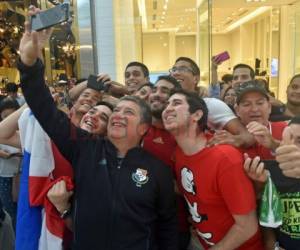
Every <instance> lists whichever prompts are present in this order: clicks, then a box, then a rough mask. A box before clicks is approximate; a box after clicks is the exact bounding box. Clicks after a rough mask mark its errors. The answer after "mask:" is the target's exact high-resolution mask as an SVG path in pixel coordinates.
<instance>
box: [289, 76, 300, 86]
mask: <svg viewBox="0 0 300 250" xmlns="http://www.w3.org/2000/svg"><path fill="white" fill-rule="evenodd" d="M296 78H300V74H296V75H294V76H293V77H292V79H291V80H290V83H289V85H290V84H291V83H292V82H293V81H294V80H295V79H296Z"/></svg>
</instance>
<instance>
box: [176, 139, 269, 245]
mask: <svg viewBox="0 0 300 250" xmlns="http://www.w3.org/2000/svg"><path fill="white" fill-rule="evenodd" d="M175 162H176V177H177V182H178V186H179V188H180V190H181V192H182V193H183V194H184V196H185V199H186V201H187V203H188V206H189V210H190V213H191V215H192V221H193V225H194V227H195V228H196V231H197V233H198V236H199V239H200V241H201V243H202V245H203V246H204V247H205V248H206V249H207V248H209V247H210V246H211V245H213V244H216V243H218V242H219V241H220V240H222V239H223V237H224V236H225V235H226V233H227V232H228V231H229V229H230V228H231V226H232V225H233V224H234V218H233V216H232V215H233V214H236V215H243V214H244V215H246V214H248V213H249V212H251V211H253V210H255V209H256V201H255V194H254V190H253V187H252V183H251V182H250V180H249V179H248V177H247V176H246V174H245V172H244V169H243V157H242V154H241V153H240V152H239V151H238V150H237V149H235V148H234V147H232V146H230V145H218V146H215V147H209V148H205V149H203V150H201V151H200V152H198V153H196V154H194V155H192V156H186V155H184V153H183V152H182V150H181V149H180V148H179V147H178V148H177V149H176V157H175ZM238 249H243V250H246V249H247V250H250V249H251V250H253V249H255V250H260V249H263V245H262V241H261V237H260V232H259V230H258V231H257V233H256V234H255V235H254V236H253V237H252V238H251V239H249V240H248V241H247V242H245V243H244V244H243V245H242V246H241V247H240V248H238Z"/></svg>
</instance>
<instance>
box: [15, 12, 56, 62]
mask: <svg viewBox="0 0 300 250" xmlns="http://www.w3.org/2000/svg"><path fill="white" fill-rule="evenodd" d="M29 9H30V10H29V12H28V15H29V16H32V15H35V14H37V13H39V12H41V10H40V9H38V8H35V7H34V6H30V7H29ZM51 33H52V29H51V28H50V29H45V30H42V31H31V30H30V23H29V22H28V21H26V22H25V32H24V34H23V36H22V38H21V41H20V46H19V51H20V58H21V61H22V62H23V63H24V64H25V65H27V66H32V65H33V64H34V63H35V62H36V60H37V58H40V59H42V50H43V48H44V47H45V44H46V42H47V41H48V40H49V38H50V36H51Z"/></svg>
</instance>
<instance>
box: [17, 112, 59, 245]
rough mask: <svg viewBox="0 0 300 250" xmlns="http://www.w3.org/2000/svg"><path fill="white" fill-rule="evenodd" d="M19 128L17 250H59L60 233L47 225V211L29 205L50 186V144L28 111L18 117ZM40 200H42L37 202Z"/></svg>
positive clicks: (52, 159)
mask: <svg viewBox="0 0 300 250" xmlns="http://www.w3.org/2000/svg"><path fill="white" fill-rule="evenodd" d="M19 129H20V138H21V144H22V149H23V152H24V157H23V163H22V176H21V180H20V193H19V201H18V214H17V229H16V250H60V249H62V234H61V233H57V229H55V228H51V223H50V224H49V223H47V220H46V217H47V216H45V211H47V209H45V208H44V206H43V204H42V202H40V205H39V206H32V202H30V201H32V199H33V197H38V196H39V194H41V190H43V189H44V186H45V185H48V184H49V180H50V178H49V177H50V175H51V173H52V171H53V169H54V164H55V161H54V158H53V154H52V147H51V141H50V139H49V137H48V136H47V134H46V133H45V132H44V131H43V129H42V128H41V126H40V125H39V123H38V122H37V121H36V119H35V118H34V116H33V114H32V113H31V111H30V110H29V109H26V110H25V111H24V112H23V114H22V115H21V117H20V119H19ZM42 194H44V193H43V192H42ZM30 199H31V200H30ZM43 199H45V198H44V197H43V198H41V199H40V200H43ZM49 225H50V226H49ZM58 231H59V230H58Z"/></svg>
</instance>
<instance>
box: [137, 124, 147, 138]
mask: <svg viewBox="0 0 300 250" xmlns="http://www.w3.org/2000/svg"><path fill="white" fill-rule="evenodd" d="M149 128H150V126H149V125H148V124H146V123H141V124H140V125H139V126H138V131H137V132H138V134H139V135H141V136H144V135H145V134H146V133H147V131H148V130H149Z"/></svg>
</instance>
